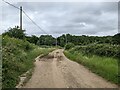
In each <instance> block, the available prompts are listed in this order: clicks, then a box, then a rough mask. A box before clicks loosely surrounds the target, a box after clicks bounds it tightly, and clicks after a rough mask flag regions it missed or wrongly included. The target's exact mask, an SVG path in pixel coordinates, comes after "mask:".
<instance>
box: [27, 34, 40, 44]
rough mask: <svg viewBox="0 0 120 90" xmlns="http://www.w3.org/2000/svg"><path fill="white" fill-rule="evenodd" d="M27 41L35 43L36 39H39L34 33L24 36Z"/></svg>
mask: <svg viewBox="0 0 120 90" xmlns="http://www.w3.org/2000/svg"><path fill="white" fill-rule="evenodd" d="M26 39H27V41H29V42H30V43H34V44H37V41H38V40H39V38H38V37H37V36H35V35H32V36H31V37H30V36H26Z"/></svg>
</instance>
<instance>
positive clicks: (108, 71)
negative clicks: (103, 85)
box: [64, 44, 120, 84]
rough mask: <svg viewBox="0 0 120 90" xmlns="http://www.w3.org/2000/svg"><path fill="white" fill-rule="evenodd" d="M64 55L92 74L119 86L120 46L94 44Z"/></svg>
mask: <svg viewBox="0 0 120 90" xmlns="http://www.w3.org/2000/svg"><path fill="white" fill-rule="evenodd" d="M64 54H65V55H66V56H67V57H68V58H69V59H70V60H73V61H76V62H78V63H80V64H82V65H84V66H86V67H87V68H89V69H90V70H91V71H92V72H94V73H96V74H98V75H100V76H102V77H103V78H105V79H107V80H108V81H111V82H113V83H116V84H118V83H119V82H118V76H119V73H118V60H119V57H120V46H119V45H108V44H93V45H85V46H75V47H73V48H71V49H69V50H65V52H64Z"/></svg>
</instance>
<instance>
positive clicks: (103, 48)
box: [74, 44, 120, 58]
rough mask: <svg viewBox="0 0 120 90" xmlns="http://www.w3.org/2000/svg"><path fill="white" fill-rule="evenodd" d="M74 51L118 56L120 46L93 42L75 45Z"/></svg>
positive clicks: (119, 56)
mask: <svg viewBox="0 0 120 90" xmlns="http://www.w3.org/2000/svg"><path fill="white" fill-rule="evenodd" d="M74 50H75V51H80V52H82V53H83V54H88V55H89V54H95V55H98V56H107V57H116V58H120V46H119V45H109V44H93V45H86V46H76V47H75V48H74Z"/></svg>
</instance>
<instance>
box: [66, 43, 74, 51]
mask: <svg viewBox="0 0 120 90" xmlns="http://www.w3.org/2000/svg"><path fill="white" fill-rule="evenodd" d="M74 46H75V45H74V44H73V43H68V44H66V45H65V49H66V50H68V49H71V48H73V47H74Z"/></svg>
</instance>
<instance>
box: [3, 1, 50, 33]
mask: <svg viewBox="0 0 120 90" xmlns="http://www.w3.org/2000/svg"><path fill="white" fill-rule="evenodd" d="M2 1H4V0H2ZM4 2H5V3H7V4H9V5H10V6H13V7H14V8H16V9H19V10H20V8H19V7H17V6H15V5H13V4H11V3H9V2H7V1H4ZM22 12H23V13H24V15H26V16H27V17H28V19H30V21H31V22H32V23H33V24H34V25H36V26H37V27H38V28H39V29H40V30H41V31H42V32H44V33H45V34H47V35H49V34H48V33H47V32H45V30H44V29H42V28H41V27H40V26H39V25H38V24H37V23H36V22H35V21H33V20H32V19H31V18H30V17H29V15H28V14H27V13H26V12H25V11H24V10H22Z"/></svg>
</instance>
